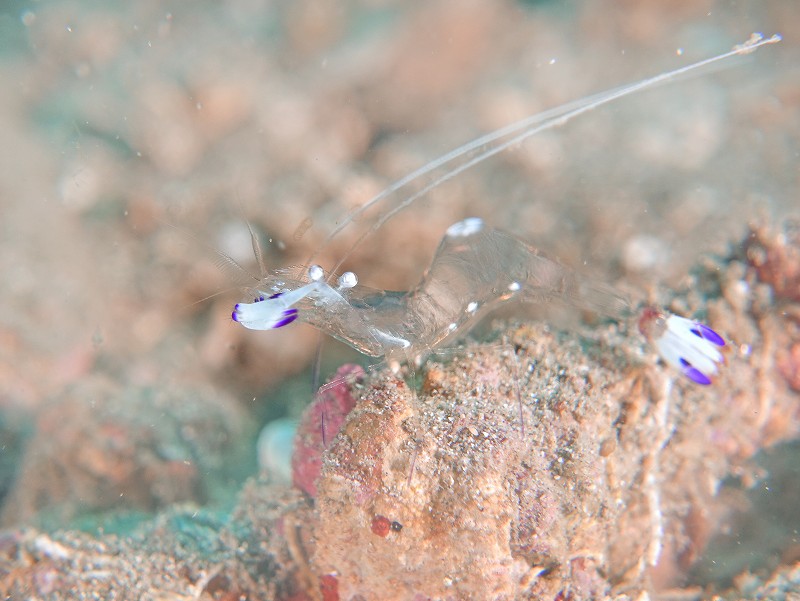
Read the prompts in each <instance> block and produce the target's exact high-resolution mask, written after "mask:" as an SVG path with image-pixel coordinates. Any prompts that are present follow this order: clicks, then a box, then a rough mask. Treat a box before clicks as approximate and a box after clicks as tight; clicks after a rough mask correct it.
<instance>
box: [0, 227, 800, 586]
mask: <svg viewBox="0 0 800 601" xmlns="http://www.w3.org/2000/svg"><path fill="white" fill-rule="evenodd" d="M793 231H794V230H792V229H791V228H787V229H786V230H785V231H784V232H783V233H781V234H771V233H769V232H767V231H766V230H761V229H754V230H752V231H751V232H750V233H749V235H748V236H747V238H746V239H745V241H744V243H743V244H741V245H737V246H736V247H735V249H734V251H733V252H732V254H731V256H730V257H728V258H726V259H725V260H711V259H709V260H708V261H707V262H706V263H705V264H704V265H702V266H701V267H699V268H698V270H697V271H696V272H695V274H694V275H693V280H692V282H690V284H691V285H690V286H689V288H688V292H686V293H682V294H676V295H675V296H674V298H672V299H660V300H662V301H665V302H666V304H668V305H670V306H671V307H672V308H673V310H676V311H680V312H681V313H684V314H695V313H697V314H700V315H703V316H704V318H705V319H706V320H707V321H708V323H709V324H710V325H711V326H712V327H713V328H714V329H715V330H717V331H719V332H720V333H722V334H723V335H724V336H725V337H726V338H727V339H728V340H730V341H731V342H730V344H729V347H730V348H729V351H728V354H727V366H726V367H725V368H724V369H723V370H722V374H721V375H720V377H719V378H718V379H717V381H716V382H715V384H714V385H713V386H711V387H707V388H704V387H699V386H695V385H693V384H691V383H690V382H688V381H684V380H682V379H680V376H677V375H676V374H675V373H673V372H671V371H669V370H667V369H666V368H664V367H663V366H661V365H659V364H658V363H657V362H656V360H655V358H654V357H653V356H651V354H650V350H649V349H648V348H647V347H646V346H645V345H644V343H643V342H641V341H640V340H639V338H638V336H637V335H636V333H635V330H634V328H633V325H632V324H623V325H622V326H616V325H602V324H599V325H597V324H596V325H594V326H583V327H581V328H579V329H578V330H577V331H570V332H562V331H556V330H554V329H551V328H549V327H548V326H547V325H546V324H544V323H539V324H527V325H522V326H518V327H512V328H510V329H508V330H507V331H506V332H504V333H503V334H502V335H501V336H499V337H498V339H497V341H498V342H499V343H498V342H496V343H494V344H491V345H486V346H473V347H470V348H468V349H465V350H464V351H463V352H462V353H460V354H459V355H458V356H457V357H456V358H455V359H453V360H451V361H450V362H448V363H446V364H444V365H437V364H430V365H429V366H428V369H427V371H426V373H425V374H417V378H422V380H423V383H422V387H421V391H420V392H418V393H414V392H412V391H411V389H409V387H408V386H407V385H406V384H405V383H404V382H403V381H402V380H399V379H397V378H394V377H391V376H388V375H387V374H376V375H375V376H374V377H372V378H371V380H369V381H366V382H362V383H357V382H349V383H345V384H344V385H347V386H349V387H350V391H351V394H353V396H355V397H358V403H357V404H356V406H355V409H354V410H353V411H352V412H351V413H350V414H349V416H348V417H347V419H346V420H345V421H344V423H343V425H342V430H341V432H340V433H339V435H338V436H337V437H336V438H335V439H334V440H333V442H332V445H331V448H330V449H329V451H328V452H327V453H325V454H324V456H323V464H322V473H321V477H320V478H319V479H318V480H317V482H316V498H315V499H313V500H312V499H311V498H310V497H308V496H306V495H304V494H303V493H301V492H300V491H297V490H293V491H290V490H285V489H284V490H283V492H281V491H279V490H275V489H270V488H269V487H268V486H266V485H265V484H263V483H260V482H251V483H250V484H249V485H248V486H247V487H246V488H245V489H244V491H243V493H242V495H241V500H240V504H239V507H238V509H237V510H236V512H235V513H234V515H233V516H232V517H231V518H226V519H221V518H220V519H214V518H213V517H211V516H209V515H208V514H205V513H203V512H202V511H201V512H197V511H196V510H187V511H185V512H183V513H180V512H177V513H175V512H173V513H172V514H171V515H170V514H166V515H165V516H163V517H162V518H161V519H160V520H159V521H157V522H156V524H155V525H154V526H153V527H152V528H151V529H150V530H147V531H145V533H144V535H143V536H142V537H141V538H139V539H132V540H125V541H120V540H118V539H115V538H113V537H105V538H103V539H100V540H94V539H91V538H89V537H87V536H84V535H73V534H69V533H62V534H57V535H53V536H47V535H44V534H40V533H37V532H35V531H30V530H28V531H23V532H10V533H6V534H5V535H4V536H3V537H2V540H0V592H2V593H4V594H6V595H11V597H12V598H13V597H18V596H31V595H32V596H36V597H37V598H43V599H59V598H64V595H67V596H68V597H69V596H72V597H77V596H78V595H83V596H84V597H85V598H110V596H111V595H114V596H116V598H120V599H125V598H134V597H136V598H153V599H155V598H181V599H182V598H187V599H188V598H192V599H215V598H216V599H240V598H246V599H279V600H288V599H294V600H301V599H315V600H316V599H323V600H325V601H332V600H335V599H342V600H358V599H386V600H388V599H413V600H416V601H422V600H424V599H562V600H563V599H588V598H602V597H604V596H610V597H613V598H617V599H628V598H646V596H643V595H645V593H643V591H651V592H652V591H658V590H661V591H664V589H666V588H668V587H674V586H677V585H679V584H680V582H681V578H682V577H683V576H684V575H685V574H686V573H687V570H688V568H689V567H690V566H691V565H692V563H693V562H694V560H695V559H696V557H697V555H698V554H699V553H701V552H702V551H703V549H704V547H705V545H706V542H707V540H708V538H709V537H710V535H711V534H712V533H713V532H714V531H715V529H716V528H717V525H718V524H719V522H720V520H721V519H722V518H723V517H724V515H725V513H726V511H727V508H726V507H725V504H724V502H723V500H722V498H721V497H719V496H717V495H716V494H715V493H716V492H717V490H718V486H719V484H720V482H721V480H722V479H723V478H725V477H727V476H731V475H733V476H736V477H738V478H740V479H741V480H743V481H745V482H747V481H748V479H750V480H752V479H753V478H754V474H753V469H752V465H751V462H750V459H751V458H752V456H753V455H754V454H755V453H756V452H757V451H759V450H760V449H763V448H765V447H767V446H769V445H772V444H774V443H776V442H779V441H783V440H789V439H791V438H795V437H796V436H797V432H798V425H800V422H799V420H798V386H797V370H798V361H797V357H798V352H797V349H798V345H800V332H798V324H799V323H800V310H799V309H798V305H797V302H798V298H797V291H798V289H799V288H798V284H800V251H799V250H798V244H797V242H798V240H797V238H796V237H794V238H793V237H792V236H793V234H792V232H793ZM313 411H314V408H313V407H312V409H311V412H312V414H313ZM796 582H797V579H796V570H795V571H792V569H791V567H790V566H786V567H783V568H780V569H779V571H778V572H777V573H776V574H775V575H774V576H773V577H772V580H771V581H768V582H767V583H766V584H761V583H760V582H759V581H758V580H757V579H755V578H753V577H747V578H744V577H742V578H738V579H736V580H735V581H734V586H735V587H737V588H736V589H734V590H733V592H731V593H729V594H728V596H729V598H737V597H740V596H742V595H746V596H747V597H749V598H758V596H759V595H761V594H765V595H772V596H773V597H774V598H778V599H780V598H790V597H789V596H790V595H791V591H792V590H796V589H797V586H796ZM131 594H133V595H134V597H131V596H130V595H131ZM675 594H679V595H680V596H681V598H687V597H688V598H701V597H703V596H705V595H704V593H703V592H702V591H699V590H697V589H692V590H681V591H678V592H675ZM148 595H149V596H148ZM667 596H669V594H667Z"/></svg>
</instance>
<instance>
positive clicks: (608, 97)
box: [307, 33, 782, 274]
mask: <svg viewBox="0 0 800 601" xmlns="http://www.w3.org/2000/svg"><path fill="white" fill-rule="evenodd" d="M781 39H782V38H781V36H780V35H779V34H775V35H773V36H772V37H770V38H765V37H764V36H763V35H762V34H760V33H753V34H752V35H751V36H750V39H749V40H747V41H746V42H744V43H742V44H739V45H737V46H734V48H733V49H732V50H730V51H728V52H725V53H723V54H719V55H716V56H713V57H711V58H707V59H704V60H701V61H699V62H696V63H692V64H690V65H686V66H684V67H679V68H677V69H673V70H672V71H667V72H665V73H661V74H659V75H655V76H653V77H649V78H647V79H643V80H640V81H638V82H636V83H632V84H627V85H623V86H620V87H618V88H614V89H612V90H608V91H605V92H600V93H598V94H593V95H591V96H587V97H585V98H582V99H580V100H576V101H573V102H570V103H567V104H565V105H562V106H559V107H556V108H553V109H550V110H547V111H544V112H542V113H538V114H536V115H532V116H530V117H527V118H525V119H522V120H520V121H517V122H516V123H512V124H510V125H507V126H505V127H502V128H500V129H498V130H495V131H493V132H490V133H488V134H486V135H483V136H481V137H479V138H476V139H475V140H472V141H471V142H467V143H466V144H464V145H462V146H459V147H458V148H456V149H454V150H452V151H450V152H448V153H447V154H445V155H443V156H441V157H439V158H438V159H434V160H433V161H431V162H429V163H427V164H426V165H423V166H422V167H420V168H419V169H417V170H415V171H413V172H411V173H409V174H408V175H407V176H405V177H403V178H401V179H399V180H397V181H395V182H394V183H392V184H391V185H389V187H387V188H386V189H385V190H383V191H382V192H380V193H379V194H377V195H376V196H374V197H372V198H371V199H370V200H368V201H367V202H365V203H364V204H363V205H361V206H360V207H359V208H358V209H356V210H355V211H353V212H352V213H350V214H349V215H348V216H347V217H346V218H345V219H344V220H343V221H342V223H340V224H339V225H338V226H336V227H335V228H334V230H333V231H332V232H331V233H330V234H328V236H327V237H326V238H325V240H324V241H323V242H322V244H321V245H320V246H319V247H318V249H317V250H316V251H315V252H314V253H313V254H312V255H311V257H310V258H309V260H308V262H307V264H308V265H310V264H313V263H314V262H315V259H316V258H317V257H318V256H319V254H320V253H321V252H322V250H323V249H325V248H326V247H327V246H328V245H329V244H330V243H331V241H332V240H333V239H334V238H335V237H336V236H338V235H339V234H340V233H341V232H342V231H343V230H344V229H345V228H347V227H348V226H349V225H350V224H352V223H353V222H354V221H356V220H357V219H358V218H359V217H360V216H361V215H363V214H364V213H365V212H366V211H367V210H369V209H370V208H372V207H374V206H375V205H377V204H378V203H380V202H381V201H383V200H385V199H387V198H388V197H389V196H391V195H392V194H394V193H395V192H398V191H399V190H401V189H403V188H405V187H406V186H407V185H408V184H410V183H411V182H413V181H415V180H417V179H419V178H420V177H422V176H424V175H427V174H428V173H430V172H432V171H433V170H435V169H437V168H439V167H442V166H443V165H447V164H448V163H451V162H453V161H455V160H456V159H458V158H460V157H462V156H464V155H466V154H468V153H470V152H472V151H474V150H477V149H480V148H481V147H483V146H486V145H490V144H493V143H497V145H495V146H491V147H490V148H488V149H486V150H483V151H481V152H480V153H479V154H477V155H476V156H474V157H473V158H471V159H469V160H467V161H466V162H464V163H462V164H460V165H457V166H455V167H452V168H451V169H450V170H449V171H447V172H446V173H444V174H443V175H441V176H439V177H436V178H435V179H434V180H432V181H431V182H430V183H428V184H427V185H425V186H423V187H422V188H421V189H420V190H418V191H417V192H414V193H413V194H411V195H410V196H408V197H406V198H405V199H404V200H403V201H402V202H400V204H398V205H397V206H395V207H394V208H392V209H390V210H389V211H387V212H385V213H383V214H382V215H380V216H379V217H377V218H376V219H375V221H374V222H373V223H372V225H371V226H370V227H369V228H368V229H367V230H366V231H365V232H364V233H363V234H361V236H359V238H358V239H357V240H356V241H355V243H354V244H353V245H352V246H351V247H350V249H349V250H348V251H347V252H346V253H344V255H343V256H342V257H341V258H340V259H339V261H338V262H337V263H336V265H335V266H334V268H333V269H331V271H330V273H331V274H334V273H336V272H337V271H338V270H339V269H340V268H341V266H342V264H343V263H344V262H345V261H346V260H347V259H348V258H349V257H350V255H351V254H352V253H353V252H354V251H355V249H356V248H358V247H359V246H360V245H361V244H362V243H363V242H364V240H366V239H367V237H369V236H370V235H371V234H373V233H375V232H376V231H377V230H379V229H380V228H381V227H383V225H384V224H385V223H386V222H387V221H389V219H391V218H392V217H394V216H395V215H396V214H397V213H399V212H400V211H402V210H403V209H405V208H407V207H408V206H410V205H411V204H412V203H414V202H415V201H416V200H417V199H419V198H420V197H421V196H424V195H425V194H427V193H428V192H430V191H431V190H433V189H434V188H436V187H437V186H439V185H440V184H442V183H444V182H446V181H448V180H450V179H452V178H453V177H455V176H457V175H459V174H460V173H463V172H464V171H466V170H467V169H470V168H471V167H473V166H475V165H477V164H478V163H481V162H483V161H485V160H486V159H488V158H490V157H492V156H494V155H496V154H498V153H500V152H502V151H504V150H506V149H507V148H509V147H510V146H514V145H515V144H519V143H520V142H522V141H524V140H526V139H527V138H529V137H531V136H534V135H536V134H538V133H540V132H543V131H547V130H550V129H553V128H556V127H560V126H562V125H564V124H565V123H567V122H569V121H571V120H572V119H574V118H575V117H578V116H580V115H582V114H584V113H587V112H589V111H592V110H594V109H596V108H598V107H601V106H603V105H606V104H609V103H611V102H613V101H615V100H618V99H620V98H624V97H626V96H630V95H632V94H635V93H637V92H640V91H642V90H645V89H647V88H651V87H654V86H656V85H658V84H662V83H668V82H674V81H677V80H679V79H681V78H682V77H684V76H685V75H687V74H688V73H690V72H693V71H697V70H698V69H701V68H703V67H706V66H709V65H712V64H714V63H718V62H720V61H723V60H725V59H728V58H731V57H733V56H740V55H744V54H749V53H751V52H753V51H755V50H756V49H757V48H760V47H761V46H765V45H767V44H775V43H777V42H780V41H781ZM513 134H516V135H513ZM508 136H512V137H511V138H509V139H507V140H505V141H503V139H504V138H507V137H508Z"/></svg>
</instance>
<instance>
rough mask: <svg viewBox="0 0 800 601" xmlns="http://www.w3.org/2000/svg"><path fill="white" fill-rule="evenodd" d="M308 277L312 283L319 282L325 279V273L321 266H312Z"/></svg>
mask: <svg viewBox="0 0 800 601" xmlns="http://www.w3.org/2000/svg"><path fill="white" fill-rule="evenodd" d="M308 277H309V279H310V280H311V281H312V282H318V281H320V280H321V279H322V278H323V277H325V271H323V269H322V267H320V266H319V265H312V266H311V267H309V268H308Z"/></svg>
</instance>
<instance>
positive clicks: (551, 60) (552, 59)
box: [548, 58, 556, 65]
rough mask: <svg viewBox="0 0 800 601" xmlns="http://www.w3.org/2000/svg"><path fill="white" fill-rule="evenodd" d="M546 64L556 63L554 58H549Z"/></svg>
mask: <svg viewBox="0 0 800 601" xmlns="http://www.w3.org/2000/svg"><path fill="white" fill-rule="evenodd" d="M548 64H549V65H555V64H556V59H554V58H551V59H550V62H549V63H548Z"/></svg>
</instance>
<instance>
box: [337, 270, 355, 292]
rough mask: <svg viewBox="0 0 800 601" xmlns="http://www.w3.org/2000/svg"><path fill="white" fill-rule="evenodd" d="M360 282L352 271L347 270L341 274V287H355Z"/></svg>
mask: <svg viewBox="0 0 800 601" xmlns="http://www.w3.org/2000/svg"><path fill="white" fill-rule="evenodd" d="M356 284H358V276H357V275H356V274H354V273H353V272H352V271H345V272H344V273H343V274H342V275H340V276H339V288H353V287H354V286H355V285H356Z"/></svg>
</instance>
